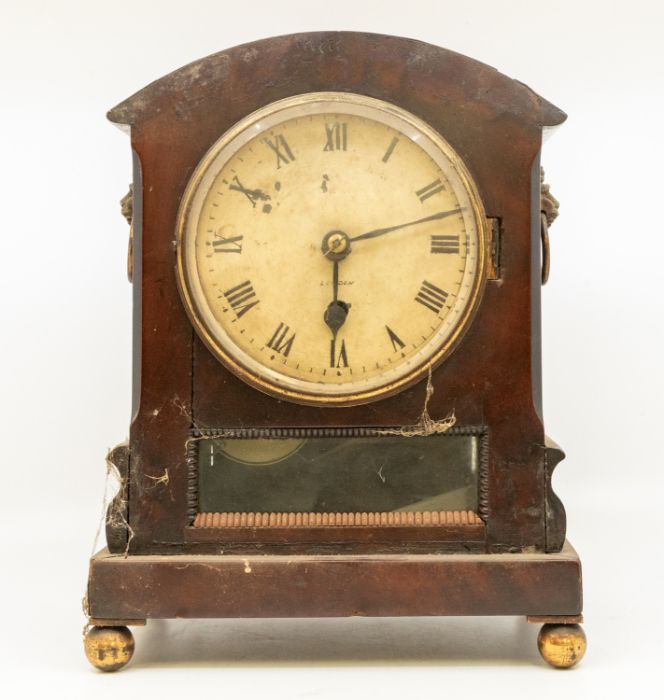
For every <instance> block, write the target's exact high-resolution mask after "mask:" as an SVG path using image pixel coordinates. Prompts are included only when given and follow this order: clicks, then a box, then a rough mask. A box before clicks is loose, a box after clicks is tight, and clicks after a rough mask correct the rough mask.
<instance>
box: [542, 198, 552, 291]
mask: <svg viewBox="0 0 664 700" xmlns="http://www.w3.org/2000/svg"><path fill="white" fill-rule="evenodd" d="M540 220H541V222H542V223H541V227H540V230H541V236H542V285H545V284H546V283H547V282H548V281H549V270H550V269H551V249H550V246H549V225H548V223H547V221H546V214H545V213H544V212H540Z"/></svg>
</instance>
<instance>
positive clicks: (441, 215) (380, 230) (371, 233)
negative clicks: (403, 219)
mask: <svg viewBox="0 0 664 700" xmlns="http://www.w3.org/2000/svg"><path fill="white" fill-rule="evenodd" d="M463 209H464V208H463V207H462V208H460V209H450V210H449V211H439V212H438V213H437V214H431V216H425V217H424V218H423V219H417V220H415V221H409V222H408V223H406V224H399V225H398V226H387V227H386V228H377V229H375V230H374V231H367V233H361V234H360V235H359V236H353V238H351V239H350V241H351V243H354V242H355V241H363V240H365V239H366V238H378V236H384V235H385V234H386V233H392V231H398V230H399V229H402V228H406V227H408V226H415V225H417V224H426V223H427V222H428V221H438V220H439V219H446V218H447V217H448V216H454V215H455V214H460V213H461V212H462V211H463Z"/></svg>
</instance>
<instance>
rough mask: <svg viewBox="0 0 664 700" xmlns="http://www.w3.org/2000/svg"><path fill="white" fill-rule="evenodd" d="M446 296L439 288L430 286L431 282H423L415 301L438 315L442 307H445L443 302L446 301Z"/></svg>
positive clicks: (433, 285)
mask: <svg viewBox="0 0 664 700" xmlns="http://www.w3.org/2000/svg"><path fill="white" fill-rule="evenodd" d="M448 296H449V295H448V294H447V292H444V291H443V290H442V289H440V288H439V287H436V285H435V284H431V282H427V281H426V280H424V282H422V286H421V287H420V291H419V292H418V293H417V296H416V297H415V301H417V302H419V303H420V304H422V306H426V307H427V309H431V311H433V312H434V313H436V314H438V313H440V311H441V309H442V308H443V306H445V301H446V300H447V297H448Z"/></svg>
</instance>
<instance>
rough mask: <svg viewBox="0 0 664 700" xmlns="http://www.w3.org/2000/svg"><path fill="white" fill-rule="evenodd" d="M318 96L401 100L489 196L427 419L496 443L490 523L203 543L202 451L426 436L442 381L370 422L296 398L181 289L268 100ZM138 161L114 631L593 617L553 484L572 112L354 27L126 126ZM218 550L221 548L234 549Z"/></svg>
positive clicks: (220, 76)
mask: <svg viewBox="0 0 664 700" xmlns="http://www.w3.org/2000/svg"><path fill="white" fill-rule="evenodd" d="M315 91H342V92H355V93H360V94H362V95H367V96H370V97H374V98H378V99H381V100H385V101H388V102H392V103H394V104H396V105H398V106H400V107H402V108H404V109H406V110H408V111H409V112H412V113H413V114H415V115H417V116H418V117H420V118H422V119H423V120H424V121H426V122H427V123H429V124H430V125H431V126H432V127H433V128H434V129H436V130H437V131H438V132H440V133H441V134H443V135H444V137H445V138H446V139H447V141H448V142H449V143H450V144H451V146H452V147H453V148H454V149H455V150H456V152H457V153H458V154H459V155H460V157H461V158H462V159H463V161H464V162H465V164H466V166H467V167H468V169H469V170H470V172H471V173H472V175H473V177H474V180H475V182H476V184H477V186H478V188H479V192H480V195H481V198H482V200H483V203H484V206H485V209H486V214H487V216H488V217H489V220H490V221H489V226H490V230H491V231H492V240H491V246H490V250H489V256H490V263H491V265H490V268H492V269H491V273H490V277H489V279H488V281H487V284H486V288H485V291H484V293H483V298H482V301H481V303H480V305H479V308H478V310H477V313H476V316H475V318H474V320H473V322H472V325H471V326H470V328H469V330H468V332H467V333H466V334H465V336H464V337H463V339H462V341H461V343H460V345H459V346H458V347H457V349H456V350H455V351H454V352H453V354H452V355H451V356H450V357H449V358H448V359H447V360H445V361H444V362H443V363H442V364H441V365H440V366H438V367H435V368H434V369H433V372H432V374H431V377H430V381H431V383H432V388H433V390H434V391H433V394H432V395H431V397H430V400H429V403H428V406H427V408H428V411H429V414H430V415H431V416H432V417H433V418H442V417H445V416H447V415H449V414H450V413H452V412H453V413H454V415H455V416H456V426H455V428H454V430H461V431H463V430H469V431H477V432H479V433H481V434H482V435H483V436H484V439H485V441H486V442H485V443H484V444H485V446H486V449H485V450H484V452H483V457H482V470H481V474H480V483H479V499H478V503H479V506H478V509H477V510H478V516H479V517H478V518H477V520H476V521H475V520H473V521H472V522H471V523H450V524H448V525H437V526H436V527H432V526H431V525H428V526H427V525H424V524H421V525H419V526H415V527H412V526H411V527H407V528H385V527H380V526H379V525H375V524H374V525H365V526H364V527H361V528H356V529H355V531H354V532H351V533H350V534H349V532H350V531H348V530H346V531H343V530H342V529H336V530H335V529H334V528H320V527H319V528H310V529H308V530H307V529H304V530H303V529H302V528H300V529H297V531H296V529H294V528H288V527H287V526H286V527H281V528H280V527H275V528H263V529H262V530H261V529H260V528H255V527H254V528H252V527H248V526H245V527H234V528H195V527H193V521H194V517H195V515H196V512H197V491H196V473H195V472H196V464H195V462H196V456H195V455H196V440H197V439H198V438H200V437H201V436H205V435H209V434H214V431H219V430H225V431H229V430H231V431H232V430H247V429H250V430H253V431H255V432H254V434H263V433H264V432H265V431H274V430H276V429H288V430H292V431H297V430H304V429H343V430H346V431H347V432H349V433H352V432H353V430H356V429H365V428H385V427H392V428H394V427H402V426H414V425H418V423H419V422H420V420H421V416H422V413H423V408H424V407H425V399H426V396H427V382H426V381H421V382H420V383H418V384H416V385H414V386H412V387H410V388H408V389H406V390H404V391H403V392H401V393H399V394H398V395H395V396H392V397H390V398H385V399H383V400H380V401H377V402H374V403H369V404H366V405H360V406H353V407H345V408H340V407H327V408H321V407H315V406H306V405H299V404H295V403H291V402H286V401H280V400H278V399H276V398H273V397H271V396H268V395H266V394H263V393H261V392H259V391H257V390H256V389H254V388H252V387H250V386H249V385H247V384H246V383H244V382H243V381H241V380H239V379H238V378H237V377H236V376H234V375H233V374H232V373H231V372H230V371H229V370H228V369H226V368H225V367H224V366H223V365H222V364H221V363H220V362H219V361H217V360H216V359H215V358H214V357H213V356H212V354H211V353H210V352H209V351H208V350H207V348H206V347H205V346H204V345H203V344H202V342H201V341H200V340H199V338H198V337H197V335H196V333H195V332H194V330H193V329H192V325H191V323H190V321H189V319H188V317H187V315H186V313H185V309H184V306H183V303H182V300H181V298H180V294H179V292H178V285H177V280H176V274H175V250H174V239H175V230H176V220H177V215H178V207H179V204H180V201H181V197H182V195H183V191H184V189H185V187H186V185H187V181H188V179H189V177H190V176H191V174H192V172H193V171H194V169H195V167H196V165H197V164H198V162H199V161H200V159H201V158H202V157H203V155H204V154H205V153H206V151H207V150H208V149H209V148H210V146H211V145H212V144H213V143H214V142H215V141H216V140H217V139H218V138H219V136H220V135H221V134H223V133H224V132H225V131H226V130H227V129H229V128H230V127H231V126H232V125H233V124H235V123H236V122H237V121H238V120H240V119H241V118H243V117H245V116H246V115H247V114H249V113H251V112H253V111H254V110H256V109H258V108H260V107H262V106H264V105H265V104H267V103H270V102H273V101H275V100H279V99H281V98H285V97H289V96H292V95H298V94H302V93H307V92H315ZM109 118H110V120H111V121H113V122H115V123H117V124H121V125H127V126H128V127H129V130H130V135H131V146H132V151H133V162H134V176H133V222H132V223H133V253H132V258H133V288H134V360H133V362H134V395H133V411H132V413H133V418H132V423H131V431H130V438H129V443H128V445H126V446H120V447H118V448H116V449H115V451H114V453H113V455H112V460H113V462H114V463H115V465H116V467H117V468H118V471H119V473H120V475H121V478H122V488H121V490H120V492H119V494H118V496H117V498H116V499H115V501H114V503H113V504H112V505H111V507H110V509H109V515H108V521H107V538H108V550H103V551H101V552H100V553H98V554H97V555H96V556H95V557H93V559H92V562H91V570H90V579H89V588H88V595H87V605H88V615H89V617H90V619H91V621H92V622H93V623H94V624H97V625H99V626H101V627H105V626H114V625H115V626H117V625H119V624H140V623H141V622H142V621H144V620H146V619H148V618H169V617H191V618H194V617H261V616H264V617H286V616H295V617H306V616H312V617H315V616H349V615H380V616H394V615H528V616H531V617H534V618H536V619H538V620H540V619H541V620H543V621H549V622H554V621H562V622H563V623H572V622H578V621H580V615H581V609H582V602H581V577H580V563H579V560H578V558H577V556H576V554H575V552H574V551H573V549H572V548H571V547H570V546H569V544H567V543H566V542H565V513H564V509H563V507H562V504H561V503H560V501H559V499H558V498H557V497H556V495H555V494H554V493H553V491H552V488H551V476H552V472H553V469H554V468H555V466H556V465H557V463H558V462H559V461H560V460H561V459H562V457H563V453H562V452H561V451H560V449H559V448H558V447H557V446H556V445H555V444H554V443H552V442H550V441H549V440H548V439H547V438H546V437H545V433H544V427H543V420H542V392H541V366H540V365H541V362H540V343H541V336H540V306H541V304H540V291H541V267H542V261H541V242H540V216H541V214H540V208H541V207H540V162H539V160H540V149H541V144H542V132H543V129H545V128H547V127H552V126H555V125H557V124H560V123H561V122H563V121H564V119H565V115H564V113H563V112H561V111H560V110H559V109H557V108H556V107H554V106H553V105H551V104H550V103H549V102H547V101H546V100H544V99H542V98H541V97H539V96H538V95H536V94H535V93H534V92H533V91H532V90H530V89H529V88H528V87H526V86H525V85H523V84H522V83H520V82H518V81H516V80H512V79H510V78H508V77H506V76H504V75H502V74H501V73H499V72H497V71H496V70H494V69H492V68H490V67H488V66H486V65H484V64H481V63H478V62H476V61H474V60H471V59H469V58H466V57H464V56H461V55H459V54H456V53H454V52H451V51H447V50H445V49H442V48H438V47H435V46H431V45H428V44H424V43H421V42H418V41H413V40H409V39H403V38H397V37H390V36H380V35H372V34H358V33H347V32H322V33H311V34H299V35H291V36H284V37H279V38H273V39H267V40H263V41H258V42H255V43H252V44H247V45H244V46H239V47H236V48H233V49H231V50H228V51H224V52H221V53H217V54H214V55H212V56H209V57H207V58H205V59H202V60H199V61H196V62H194V63H192V64H190V65H188V66H185V67H184V68H181V69H179V70H177V71H175V72H173V73H171V74H170V75H167V76H166V77H164V78H162V79H160V80H158V81H156V82H154V83H152V84H151V85H149V86H147V87H146V88H144V89H143V90H141V91H139V92H138V93H136V94H135V95H133V96H132V97H130V98H129V99H128V100H126V101H125V102H123V103H121V104H120V105H118V106H117V107H115V108H114V109H112V110H111V111H110V113H109ZM222 552H223V553H222Z"/></svg>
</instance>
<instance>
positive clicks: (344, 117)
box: [177, 93, 486, 405]
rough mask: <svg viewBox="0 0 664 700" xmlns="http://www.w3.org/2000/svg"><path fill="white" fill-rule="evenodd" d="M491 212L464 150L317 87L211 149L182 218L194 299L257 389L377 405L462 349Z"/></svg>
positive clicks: (186, 277) (363, 100)
mask: <svg viewBox="0 0 664 700" xmlns="http://www.w3.org/2000/svg"><path fill="white" fill-rule="evenodd" d="M485 222H486V219H485V216H484V211H483V208H482V205H481V202H480V199H479V196H478V195H477V192H476V189H475V186H474V185H473V183H472V180H471V178H470V176H469V174H468V173H467V172H466V170H465V168H464V166H463V164H462V162H461V161H460V159H459V158H458V157H457V156H456V154H455V153H454V152H453V151H452V149H451V148H450V146H449V145H448V144H447V143H446V142H445V141H444V140H443V139H442V138H441V137H440V136H439V135H438V134H437V133H436V132H434V131H433V130H432V129H430V128H429V127H428V126H427V125H426V124H425V123H424V122H422V121H421V120H419V119H417V118H416V117H415V116H413V115H411V114H409V113H407V112H404V111H403V110H401V109H399V108H397V107H395V106H394V105H390V104H387V103H385V102H381V101H378V100H374V99H370V98H367V97H362V96H359V95H353V94H348V93H312V94H308V95H302V96H298V97H294V98H289V99H287V100H282V101H280V102H276V103H273V104H272V105H269V106H268V107H266V108H264V109H262V110H260V111H258V112H255V113H254V114H252V115H250V116H249V117H247V118H246V119H244V120H243V121H242V122H240V123H239V124H238V125H236V127H234V128H233V129H232V130H231V131H229V132H227V133H226V134H225V135H224V136H222V138H221V139H220V140H219V141H218V142H217V143H216V144H215V145H214V146H213V147H212V148H211V149H210V151H209V152H208V154H207V155H206V156H205V157H204V159H203V160H202V162H201V163H200V165H199V166H198V168H197V170H196V172H195V173H194V175H193V177H192V178H191V181H190V182H189V185H188V187H187V190H186V192H185V196H184V199H183V202H182V206H181V210H180V216H179V226H178V241H177V246H178V276H179V282H180V288H181V291H182V295H183V299H184V302H185V306H186V308H187V311H188V313H189V316H190V318H191V320H192V322H193V324H194V326H195V328H196V329H197V331H198V333H199V335H200V337H201V338H202V339H203V341H204V342H205V343H206V345H207V346H208V348H209V349H210V350H211V351H212V352H213V353H214V354H215V355H216V356H217V357H218V359H219V360H221V361H222V362H223V363H224V364H226V365H227V366H228V367H230V368H231V369H232V370H233V371H234V372H235V373H236V374H238V375H239V376H240V377H242V378H243V379H244V380H245V381H247V382H249V383H250V384H252V385H253V386H255V387H257V388H259V389H262V390H263V391H265V392H267V393H271V394H276V395H278V396H279V397H281V398H286V399H289V400H293V401H298V402H303V403H320V404H328V405H329V404H340V405H348V404H357V403H363V402H367V401H371V400H376V399H378V398H381V397H382V396H385V395H387V394H390V393H394V392H395V391H397V390H399V389H400V388H403V387H404V386H406V385H408V384H410V383H412V382H414V381H416V380H417V379H419V378H421V377H422V376H423V375H424V374H425V373H426V372H427V371H428V369H429V367H430V366H431V365H433V364H436V363H438V362H440V361H441V360H442V359H443V358H444V357H445V356H446V355H447V354H448V353H449V352H451V351H452V349H453V348H454V346H455V344H456V343H457V341H458V339H459V337H460V336H461V334H462V332H463V331H464V329H465V328H466V327H467V325H468V324H469V322H470V320H471V316H472V312H473V311H474V309H475V307H476V306H477V303H478V301H479V297H480V292H481V289H482V288H483V282H484V277H485V247H486V231H485V227H486V223H485Z"/></svg>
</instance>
